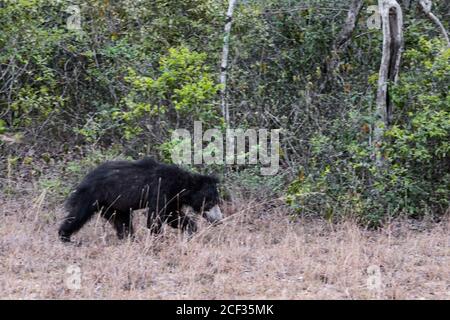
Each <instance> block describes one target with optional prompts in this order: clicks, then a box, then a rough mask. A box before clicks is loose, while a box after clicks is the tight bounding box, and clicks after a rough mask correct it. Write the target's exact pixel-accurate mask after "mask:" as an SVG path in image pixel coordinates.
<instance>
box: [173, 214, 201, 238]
mask: <svg viewBox="0 0 450 320" xmlns="http://www.w3.org/2000/svg"><path fill="white" fill-rule="evenodd" d="M168 224H169V225H170V226H171V227H172V228H180V227H181V230H183V231H187V233H188V234H189V235H191V234H193V233H195V232H197V223H196V222H195V221H194V220H193V219H192V218H190V217H188V216H187V215H186V214H184V213H183V212H178V214H177V215H175V216H173V217H170V218H169V220H168Z"/></svg>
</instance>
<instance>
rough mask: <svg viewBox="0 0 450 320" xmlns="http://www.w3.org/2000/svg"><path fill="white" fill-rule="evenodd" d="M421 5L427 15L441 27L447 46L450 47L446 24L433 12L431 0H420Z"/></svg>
mask: <svg viewBox="0 0 450 320" xmlns="http://www.w3.org/2000/svg"><path fill="white" fill-rule="evenodd" d="M419 6H420V8H421V9H422V11H423V12H424V13H425V14H426V16H427V17H428V18H429V19H430V20H431V21H433V22H434V23H435V24H436V25H437V26H438V27H439V29H440V31H441V33H442V36H443V37H444V39H445V41H447V47H449V48H450V39H449V38H448V33H447V30H445V28H444V25H443V24H442V22H441V21H440V20H439V18H438V17H436V16H435V15H434V14H433V13H432V12H431V6H432V2H431V0H420V1H419Z"/></svg>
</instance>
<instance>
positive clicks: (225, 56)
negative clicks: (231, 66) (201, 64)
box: [220, 0, 237, 127]
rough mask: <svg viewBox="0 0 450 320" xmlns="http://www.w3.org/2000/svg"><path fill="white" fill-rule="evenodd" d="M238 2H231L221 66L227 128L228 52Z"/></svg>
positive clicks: (223, 112) (222, 97)
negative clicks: (234, 12) (234, 11)
mask: <svg viewBox="0 0 450 320" xmlns="http://www.w3.org/2000/svg"><path fill="white" fill-rule="evenodd" d="M236 1H237V0H229V3H228V11H227V18H226V22H225V30H224V37H223V50H222V63H221V65H220V84H221V85H222V89H221V92H220V107H221V110H222V115H223V117H224V119H225V123H226V125H227V127H229V126H230V112H229V110H228V104H227V71H228V52H229V47H230V32H231V25H232V23H233V10H234V6H235V4H236Z"/></svg>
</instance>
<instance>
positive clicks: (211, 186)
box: [186, 174, 223, 223]
mask: <svg viewBox="0 0 450 320" xmlns="http://www.w3.org/2000/svg"><path fill="white" fill-rule="evenodd" d="M218 183H219V179H217V178H216V177H213V176H206V175H199V174H196V175H194V178H193V183H192V187H191V188H190V190H189V193H188V197H187V201H186V202H187V203H186V205H188V206H190V207H191V208H192V209H193V210H194V211H195V212H196V213H201V214H202V215H203V217H204V218H206V220H208V221H209V222H211V223H215V222H218V221H220V220H222V218H223V215H222V211H221V210H220V208H219V201H220V198H219V191H218V189H217V184H218Z"/></svg>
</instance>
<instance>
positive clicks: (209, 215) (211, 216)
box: [205, 205, 223, 223]
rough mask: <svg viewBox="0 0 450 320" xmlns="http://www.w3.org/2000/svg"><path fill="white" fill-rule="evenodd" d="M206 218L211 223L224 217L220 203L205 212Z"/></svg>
mask: <svg viewBox="0 0 450 320" xmlns="http://www.w3.org/2000/svg"><path fill="white" fill-rule="evenodd" d="M205 218H206V220H208V222H210V223H216V222H219V221H220V220H222V219H223V215H222V211H221V210H220V208H219V206H218V205H215V206H214V207H212V208H211V210H209V211H206V212H205Z"/></svg>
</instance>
